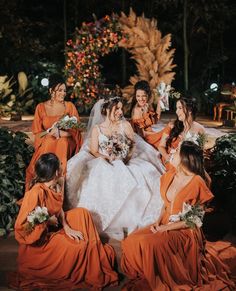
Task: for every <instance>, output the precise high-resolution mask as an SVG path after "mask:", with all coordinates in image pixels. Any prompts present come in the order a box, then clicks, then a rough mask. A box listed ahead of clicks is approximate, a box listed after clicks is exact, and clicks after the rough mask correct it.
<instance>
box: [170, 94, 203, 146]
mask: <svg viewBox="0 0 236 291" xmlns="http://www.w3.org/2000/svg"><path fill="white" fill-rule="evenodd" d="M177 102H180V103H181V105H182V106H183V111H184V114H185V118H186V119H188V117H189V115H190V113H192V118H193V120H195V118H196V113H197V102H196V99H195V98H192V97H181V98H180V99H178V100H177V101H176V104H177ZM183 130H184V124H183V122H182V121H180V120H179V119H178V117H177V119H176V120H175V122H174V126H173V128H172V129H171V131H170V135H169V137H168V138H167V141H166V150H168V148H169V147H171V144H172V142H173V141H175V140H176V139H177V138H178V136H179V135H180V134H181V132H182V131H183Z"/></svg>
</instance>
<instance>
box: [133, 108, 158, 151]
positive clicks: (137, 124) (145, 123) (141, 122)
mask: <svg viewBox="0 0 236 291" xmlns="http://www.w3.org/2000/svg"><path fill="white" fill-rule="evenodd" d="M155 115H156V113H155V112H153V111H148V112H146V113H144V114H143V117H142V118H132V120H131V123H132V126H133V128H134V131H135V132H136V133H137V134H139V135H141V136H143V132H142V130H144V131H153V130H152V128H151V126H152V125H153V124H155ZM162 134H163V130H161V131H159V132H155V133H154V132H153V133H152V134H146V135H145V137H144V139H145V140H146V142H147V143H149V144H150V145H152V146H153V147H154V148H156V149H157V147H158V145H159V142H160V140H161V137H162Z"/></svg>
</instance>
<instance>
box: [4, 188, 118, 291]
mask: <svg viewBox="0 0 236 291" xmlns="http://www.w3.org/2000/svg"><path fill="white" fill-rule="evenodd" d="M62 203H63V197H62V194H61V193H56V192H54V191H53V190H51V189H50V188H48V187H47V186H46V185H44V184H41V183H38V184H36V185H34V186H33V188H32V189H31V190H30V191H28V192H26V194H25V196H24V199H23V203H22V206H21V208H20V212H19V215H18V217H17V220H16V223H15V238H16V240H17V241H18V243H19V250H18V273H17V275H16V276H15V277H14V280H13V279H11V283H10V285H11V286H12V287H14V288H18V289H17V290H35V289H36V288H41V289H40V290H72V289H73V290H74V289H75V288H82V287H89V288H90V287H93V288H102V287H104V286H107V285H110V284H116V283H117V273H116V272H115V271H114V270H113V265H114V259H115V253H114V250H113V248H112V247H111V246H109V245H108V244H106V245H103V244H102V243H101V241H100V239H99V236H98V233H97V230H96V228H95V226H94V223H93V220H92V218H91V215H90V213H89V211H88V210H86V209H84V208H75V209H72V210H70V211H68V212H66V213H65V216H66V220H67V223H68V224H69V226H70V227H71V228H72V229H75V230H79V231H81V232H82V234H83V236H84V238H85V239H84V240H79V241H74V240H73V239H71V238H69V237H68V236H67V235H66V234H65V232H64V230H63V229H62V228H61V229H60V228H58V230H54V231H52V232H50V228H49V227H48V226H47V224H46V222H44V223H42V224H39V225H36V226H35V228H34V229H33V231H32V232H31V233H30V234H27V233H26V231H25V225H26V219H27V215H28V214H29V212H31V211H32V210H34V209H35V207H36V206H41V207H42V206H45V207H47V209H48V212H49V214H50V216H51V215H56V216H58V215H59V213H60V211H61V208H62Z"/></svg>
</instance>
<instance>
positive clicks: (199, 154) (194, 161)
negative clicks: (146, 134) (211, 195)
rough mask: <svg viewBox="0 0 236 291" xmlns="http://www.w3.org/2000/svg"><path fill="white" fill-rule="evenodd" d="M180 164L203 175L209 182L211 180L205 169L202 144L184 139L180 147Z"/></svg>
mask: <svg viewBox="0 0 236 291" xmlns="http://www.w3.org/2000/svg"><path fill="white" fill-rule="evenodd" d="M179 155H180V164H181V165H182V166H184V168H186V169H187V170H188V171H190V172H192V173H194V174H196V175H199V176H201V177H202V178H203V179H204V180H205V181H206V182H207V183H208V182H209V181H208V179H207V177H206V171H205V169H204V158H203V150H202V148H201V147H200V146H198V145H197V144H195V143H194V142H192V141H188V140H186V141H183V142H182V144H181V147H180V152H179Z"/></svg>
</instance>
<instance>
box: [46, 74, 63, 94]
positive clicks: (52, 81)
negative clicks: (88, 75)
mask: <svg viewBox="0 0 236 291" xmlns="http://www.w3.org/2000/svg"><path fill="white" fill-rule="evenodd" d="M62 84H66V82H65V80H64V78H63V77H62V76H61V75H59V74H52V75H51V76H50V77H49V83H48V88H49V89H51V90H52V91H55V88H56V87H57V85H62Z"/></svg>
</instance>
